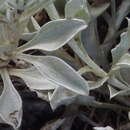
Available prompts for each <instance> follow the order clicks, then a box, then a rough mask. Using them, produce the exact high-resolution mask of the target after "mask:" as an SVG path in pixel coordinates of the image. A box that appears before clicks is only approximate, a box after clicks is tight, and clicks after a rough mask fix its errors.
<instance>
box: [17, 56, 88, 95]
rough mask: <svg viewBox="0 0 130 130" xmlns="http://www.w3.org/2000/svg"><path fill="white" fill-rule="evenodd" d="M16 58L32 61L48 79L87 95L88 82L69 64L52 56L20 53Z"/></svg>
mask: <svg viewBox="0 0 130 130" xmlns="http://www.w3.org/2000/svg"><path fill="white" fill-rule="evenodd" d="M18 58H20V59H23V60H25V61H27V62H30V63H32V64H33V65H34V66H35V67H36V68H37V69H38V71H39V72H40V73H41V74H42V75H43V76H44V77H46V78H47V79H48V80H50V81H52V82H55V83H57V84H58V85H60V86H63V87H65V88H68V89H70V90H72V91H74V92H76V93H78V94H82V95H88V93H89V91H88V88H89V87H88V84H87V83H86V81H85V80H84V79H83V78H82V77H81V76H80V75H79V74H78V72H76V71H75V70H74V69H73V68H72V67H71V66H69V65H68V64H67V63H65V62H64V61H63V60H61V59H59V58H57V57H53V56H44V57H43V56H30V55H25V54H21V55H18Z"/></svg>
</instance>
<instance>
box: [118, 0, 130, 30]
mask: <svg viewBox="0 0 130 130" xmlns="http://www.w3.org/2000/svg"><path fill="white" fill-rule="evenodd" d="M129 10H130V1H129V0H123V1H122V3H121V5H120V6H119V8H118V10H117V13H116V15H117V18H116V28H119V27H120V25H121V23H122V21H123V20H124V18H125V17H126V16H127V15H128V13H129Z"/></svg>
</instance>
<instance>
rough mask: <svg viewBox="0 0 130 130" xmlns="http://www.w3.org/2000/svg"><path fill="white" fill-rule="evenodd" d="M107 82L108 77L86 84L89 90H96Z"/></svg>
mask: <svg viewBox="0 0 130 130" xmlns="http://www.w3.org/2000/svg"><path fill="white" fill-rule="evenodd" d="M107 80H108V77H104V78H102V79H99V80H98V81H92V82H88V83H89V86H90V88H89V89H90V90H93V89H96V88H99V87H101V86H102V85H103V84H104V83H105V82H106V81H107Z"/></svg>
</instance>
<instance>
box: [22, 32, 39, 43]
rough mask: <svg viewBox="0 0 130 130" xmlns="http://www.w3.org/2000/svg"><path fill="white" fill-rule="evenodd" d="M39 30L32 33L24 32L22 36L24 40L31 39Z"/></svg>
mask: <svg viewBox="0 0 130 130" xmlns="http://www.w3.org/2000/svg"><path fill="white" fill-rule="evenodd" d="M37 33H38V32H32V33H23V34H22V36H21V39H22V40H25V41H30V40H32V39H33V37H34V36H35V35H36V34H37Z"/></svg>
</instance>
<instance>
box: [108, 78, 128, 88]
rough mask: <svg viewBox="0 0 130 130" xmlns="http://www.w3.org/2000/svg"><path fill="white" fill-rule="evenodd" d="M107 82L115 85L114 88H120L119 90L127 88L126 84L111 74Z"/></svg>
mask: <svg viewBox="0 0 130 130" xmlns="http://www.w3.org/2000/svg"><path fill="white" fill-rule="evenodd" d="M108 83H109V84H110V85H113V86H115V87H116V88H119V89H121V90H125V89H128V86H126V85H125V84H123V83H122V82H121V81H119V80H118V79H117V78H116V77H115V76H111V77H110V78H109V79H108Z"/></svg>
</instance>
